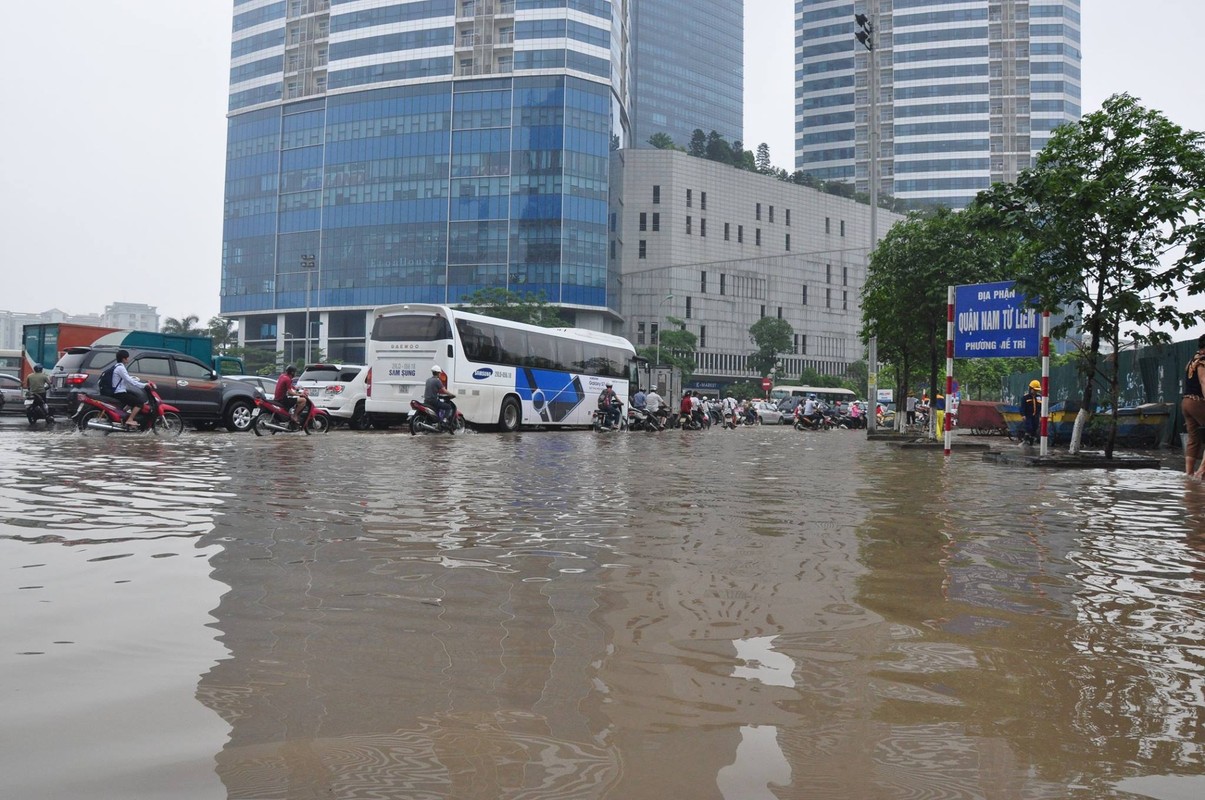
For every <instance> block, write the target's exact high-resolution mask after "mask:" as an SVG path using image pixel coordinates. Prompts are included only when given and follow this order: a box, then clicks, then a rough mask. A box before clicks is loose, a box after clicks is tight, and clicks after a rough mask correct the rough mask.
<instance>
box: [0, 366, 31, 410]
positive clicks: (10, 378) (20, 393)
mask: <svg viewBox="0 0 1205 800" xmlns="http://www.w3.org/2000/svg"><path fill="white" fill-rule="evenodd" d="M0 411H8V412H9V413H17V414H24V413H25V390H23V389H22V388H21V381H20V380H18V379H17V376H16V375H0Z"/></svg>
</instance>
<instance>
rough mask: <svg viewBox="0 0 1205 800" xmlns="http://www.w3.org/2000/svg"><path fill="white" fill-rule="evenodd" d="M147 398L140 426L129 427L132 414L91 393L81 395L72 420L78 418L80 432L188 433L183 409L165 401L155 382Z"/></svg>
mask: <svg viewBox="0 0 1205 800" xmlns="http://www.w3.org/2000/svg"><path fill="white" fill-rule="evenodd" d="M146 394H147V400H146V402H145V403H143V404H142V408H140V409H139V410H138V419H137V420H136V424H137V427H136V428H127V427H126V425H125V421H126V418H127V417H129V414H128V413H127V412H126V410H125V408H123V407H122V406H120V405H117V404H115V403H112V402H109V401H107V400H102V399H101V398H99V397H93V396H92V395H88V394H82V393H81V394H77V395H76V399H77V400H78V401H79V405H78V407H77V408H76V409H75V415H74V416H72V420H74V421H75V424H76V426H77V427H78V428H79V430H80V433H93V432H96V431H99V432H100V433H101V434H102V435H105V436H108V435H109V434H110V433H146V432H147V431H151V432H153V433H154V434H155V435H156V436H179V435H180V434H181V433H183V432H184V420H183V419H181V418H180V409H178V408H176V407H175V406H173V405H169V404H168V403H165V402H163V399H162V398H161V397H159V392H158V390H157V389H156V388H155V384H153V383H148V384H147V385H146Z"/></svg>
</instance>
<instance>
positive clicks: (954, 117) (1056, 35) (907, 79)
mask: <svg viewBox="0 0 1205 800" xmlns="http://www.w3.org/2000/svg"><path fill="white" fill-rule="evenodd" d="M855 13H868V14H870V15H871V17H872V19H873V20H875V21H876V22H877V25H876V27H877V30H876V32H875V36H876V39H877V44H878V65H879V119H880V125H879V133H880V135H879V144H880V146H879V153H878V157H879V175H880V177H881V183H880V191H881V192H885V193H888V194H893V195H895V196H896V197H898V198H903V199H907V200H911V201H913V202H915V203H918V204H943V205H948V206H951V207H954V208H961V207H963V206H965V205H966V204H967V203H968V202H969V201H970V200H971V199H972V198H974V196H975V195H976V194H977V193H978V192H979V191H981V190H983V189H986V188H988V186H990V185H991V184H992V183H996V182H1000V181H1009V180H1013V179H1015V178H1016V176H1017V174H1018V173H1019V172H1020V171H1021V170H1023V169H1025V168H1027V167H1029V166H1030V165H1031V164H1032V162H1033V159H1034V157H1035V156H1036V155H1037V153H1038V151H1040V150H1041V149H1042V148H1043V147H1044V146H1045V145H1046V142H1047V141H1048V140H1049V138H1050V133H1051V131H1052V130H1053V129H1054V128H1055V127H1057V126H1058V125H1061V124H1063V123H1067V122H1074V121H1076V120H1078V119H1079V117H1080V60H1081V59H1080V2H1079V0H858V2H852V1H851V0H797V2H796V3H795V28H796V49H795V98H796V106H795V166H796V168H797V169H801V170H803V171H804V172H809V173H811V174H813V175H815V176H816V177H818V178H822V179H824V180H840V181H847V182H851V183H853V184H854V185H855V188H856V189H857V190H858V191H862V192H866V191H869V188H870V183H869V169H868V167H869V154H870V148H869V146H868V141H869V136H868V132H869V121H870V108H869V105H870V104H869V100H870V97H869V94H868V89H867V87H868V84H869V81H868V77H869V76H868V67H869V59H868V54H867V51H866V50H865V49H864V48H863V47H862V46H861V45H860V44H859V43H858V42H857V41H856V40H855V39H854V36H853V34H854V31H855V30H856V28H855V25H854V20H853V17H854V14H855Z"/></svg>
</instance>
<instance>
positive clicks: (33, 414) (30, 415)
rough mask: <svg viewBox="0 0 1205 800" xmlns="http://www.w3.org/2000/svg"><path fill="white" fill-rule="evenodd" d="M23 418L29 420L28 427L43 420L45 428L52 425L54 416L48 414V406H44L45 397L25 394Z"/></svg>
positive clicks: (29, 393)
mask: <svg viewBox="0 0 1205 800" xmlns="http://www.w3.org/2000/svg"><path fill="white" fill-rule="evenodd" d="M25 418H26V419H27V420H29V425H30V427H33V426H34V425H37V424H38V420H45V421H46V427H47V428H49V427H50V426H51V425H53V424H54V414H52V413H50V406H48V405H46V396H45V395H40V394H34V393H33V392H26V393H25Z"/></svg>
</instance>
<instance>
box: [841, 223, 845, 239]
mask: <svg viewBox="0 0 1205 800" xmlns="http://www.w3.org/2000/svg"><path fill="white" fill-rule="evenodd" d="M841 235H842V236H844V235H845V220H841Z"/></svg>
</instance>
